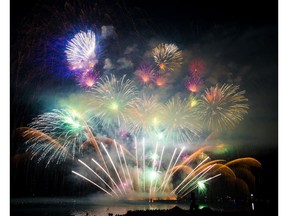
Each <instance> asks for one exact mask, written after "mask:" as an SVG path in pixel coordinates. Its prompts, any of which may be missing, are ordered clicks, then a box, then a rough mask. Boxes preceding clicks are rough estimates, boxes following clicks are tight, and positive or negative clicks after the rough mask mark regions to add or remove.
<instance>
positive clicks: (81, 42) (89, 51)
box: [65, 30, 97, 73]
mask: <svg viewBox="0 0 288 216" xmlns="http://www.w3.org/2000/svg"><path fill="white" fill-rule="evenodd" d="M95 49H96V36H95V33H94V32H93V31H91V30H88V31H87V32H84V31H80V32H79V33H77V34H76V35H75V36H74V38H72V39H71V40H70V41H68V44H67V46H66V50H65V53H66V56H67V61H68V64H69V67H70V69H71V70H79V69H80V70H81V71H83V72H84V73H85V72H88V71H90V70H91V69H93V67H94V66H95V64H96V63H97V58H96V57H97V56H96V53H95V52H96V50H95Z"/></svg>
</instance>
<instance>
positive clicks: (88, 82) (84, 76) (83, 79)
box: [77, 71, 100, 89]
mask: <svg viewBox="0 0 288 216" xmlns="http://www.w3.org/2000/svg"><path fill="white" fill-rule="evenodd" d="M99 78H100V73H99V72H95V71H94V72H90V71H89V72H86V73H81V74H80V75H79V76H78V77H77V80H78V82H79V85H80V86H81V87H83V88H87V89H90V88H92V87H93V86H94V85H95V84H96V82H97V80H98V79H99Z"/></svg>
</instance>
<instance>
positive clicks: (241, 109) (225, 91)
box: [197, 84, 249, 131]
mask: <svg viewBox="0 0 288 216" xmlns="http://www.w3.org/2000/svg"><path fill="white" fill-rule="evenodd" d="M238 90H239V86H238V85H233V84H223V85H222V86H221V87H219V86H218V85H216V86H214V87H211V88H210V89H207V90H206V91H205V94H204V95H202V98H201V99H200V100H199V101H198V105H197V108H198V109H199V119H200V121H202V122H203V124H204V126H205V127H207V128H208V129H210V130H220V131H221V130H224V129H229V128H233V127H234V126H235V125H236V124H237V123H239V122H240V121H241V120H242V119H243V116H244V114H246V113H247V110H248V108H249V106H248V104H247V101H248V99H247V98H246V97H245V96H244V93H245V91H238Z"/></svg>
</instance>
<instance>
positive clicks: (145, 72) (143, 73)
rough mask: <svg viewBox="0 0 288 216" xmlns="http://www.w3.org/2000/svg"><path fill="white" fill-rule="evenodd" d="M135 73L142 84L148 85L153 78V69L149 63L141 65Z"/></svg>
mask: <svg viewBox="0 0 288 216" xmlns="http://www.w3.org/2000/svg"><path fill="white" fill-rule="evenodd" d="M135 75H136V76H137V77H138V78H139V80H140V82H141V83H143V84H144V85H148V84H149V83H151V82H152V81H153V80H154V71H153V68H152V66H151V65H148V64H146V65H142V66H141V67H139V69H138V70H137V71H136V72H135Z"/></svg>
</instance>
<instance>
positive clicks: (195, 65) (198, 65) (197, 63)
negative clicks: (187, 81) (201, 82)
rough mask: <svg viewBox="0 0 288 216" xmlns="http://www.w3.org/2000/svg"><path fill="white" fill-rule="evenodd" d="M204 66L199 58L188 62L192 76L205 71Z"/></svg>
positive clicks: (198, 75) (199, 74)
mask: <svg viewBox="0 0 288 216" xmlns="http://www.w3.org/2000/svg"><path fill="white" fill-rule="evenodd" d="M205 68H206V67H205V64H204V62H203V61H202V60H201V59H199V58H196V59H194V60H193V61H192V62H191V63H190V66H189V71H190V73H191V74H192V75H193V76H196V77H200V76H201V75H202V73H203V72H204V71H205Z"/></svg>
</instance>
